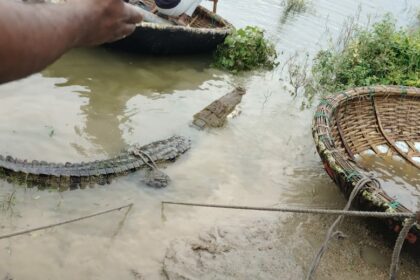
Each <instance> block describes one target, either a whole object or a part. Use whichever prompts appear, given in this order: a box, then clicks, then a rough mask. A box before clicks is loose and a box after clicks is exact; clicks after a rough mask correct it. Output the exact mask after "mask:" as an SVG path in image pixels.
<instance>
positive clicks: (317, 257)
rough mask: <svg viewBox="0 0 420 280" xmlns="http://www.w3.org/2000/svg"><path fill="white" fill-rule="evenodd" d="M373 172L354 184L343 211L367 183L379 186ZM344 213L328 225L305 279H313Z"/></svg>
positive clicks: (348, 207) (346, 209)
mask: <svg viewBox="0 0 420 280" xmlns="http://www.w3.org/2000/svg"><path fill="white" fill-rule="evenodd" d="M373 176H374V175H373V174H369V175H368V176H365V177H363V178H362V179H361V180H359V181H358V182H357V184H356V186H355V187H354V188H353V190H352V192H351V193H350V196H349V200H348V201H347V204H346V206H345V207H344V209H343V210H344V211H348V210H349V209H350V207H351V204H352V203H353V200H354V199H355V198H356V196H357V194H358V193H359V192H360V190H361V189H362V188H364V187H365V185H366V184H367V183H374V184H375V185H376V186H377V187H379V186H380V183H379V181H378V180H377V179H375V178H373ZM343 218H344V215H340V216H338V217H337V219H336V220H335V221H334V223H333V224H332V225H331V226H330V228H329V229H328V231H327V235H326V237H325V240H324V243H322V245H321V247H320V248H319V250H318V252H317V254H316V255H315V257H314V259H313V260H312V263H311V266H310V269H309V273H308V276H307V277H306V280H313V279H314V274H315V272H316V270H317V269H318V267H319V264H320V262H321V258H322V256H323V255H324V253H325V252H326V251H327V249H328V244H329V242H330V240H331V238H332V237H334V236H337V234H338V232H335V231H334V230H335V228H336V227H337V226H338V225H339V224H340V223H341V221H342V220H343Z"/></svg>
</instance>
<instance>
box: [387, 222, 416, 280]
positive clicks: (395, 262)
mask: <svg viewBox="0 0 420 280" xmlns="http://www.w3.org/2000/svg"><path fill="white" fill-rule="evenodd" d="M415 223H416V218H415V217H411V218H408V219H407V220H406V221H405V223H404V227H403V228H402V230H401V231H400V233H399V234H398V238H397V241H395V246H394V251H393V252H392V259H391V267H390V269H389V279H390V280H396V279H397V274H398V269H399V264H400V254H401V249H402V246H403V244H404V240H405V237H406V236H407V234H408V232H409V231H410V229H411V227H412V226H413V225H414V224H415Z"/></svg>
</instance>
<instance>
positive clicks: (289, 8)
mask: <svg viewBox="0 0 420 280" xmlns="http://www.w3.org/2000/svg"><path fill="white" fill-rule="evenodd" d="M281 4H282V6H283V7H284V10H283V15H288V14H290V13H302V12H305V11H306V10H307V9H308V7H309V1H308V0H283V2H282V3H281Z"/></svg>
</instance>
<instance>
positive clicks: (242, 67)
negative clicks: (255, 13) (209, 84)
mask: <svg viewBox="0 0 420 280" xmlns="http://www.w3.org/2000/svg"><path fill="white" fill-rule="evenodd" d="M276 59H277V52H276V49H275V47H274V44H273V43H272V42H270V41H269V40H267V39H266V38H265V36H264V31H263V30H262V29H260V28H258V27H252V26H247V27H245V28H243V29H238V30H235V31H233V32H232V34H230V35H228V36H227V37H226V39H225V41H224V42H223V43H222V44H221V45H219V46H218V48H217V50H216V52H215V62H214V66H215V67H217V68H220V69H224V70H228V71H231V72H233V73H237V72H241V71H249V70H253V69H257V68H266V69H272V68H274V67H275V66H276V65H277V63H276Z"/></svg>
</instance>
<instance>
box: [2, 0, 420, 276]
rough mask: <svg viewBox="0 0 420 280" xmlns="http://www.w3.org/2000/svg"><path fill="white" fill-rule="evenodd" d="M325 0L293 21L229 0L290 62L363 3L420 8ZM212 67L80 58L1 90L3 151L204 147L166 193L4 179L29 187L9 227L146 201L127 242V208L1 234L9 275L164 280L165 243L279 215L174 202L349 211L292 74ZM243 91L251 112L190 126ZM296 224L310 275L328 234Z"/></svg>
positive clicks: (396, 5)
mask: <svg viewBox="0 0 420 280" xmlns="http://www.w3.org/2000/svg"><path fill="white" fill-rule="evenodd" d="M312 2H313V5H312V8H311V9H310V10H309V11H308V12H305V13H301V14H297V15H291V16H290V17H289V18H288V19H287V21H286V22H284V23H282V22H281V15H282V9H283V8H282V6H281V2H280V1H277V0H255V1H230V0H226V1H219V11H220V14H221V15H222V16H224V17H226V18H227V19H229V20H230V21H231V22H233V23H234V24H235V25H236V26H238V27H243V26H245V25H258V26H260V27H263V28H265V29H266V30H267V34H268V36H269V37H271V38H273V40H274V41H275V42H276V46H277V49H278V50H279V51H280V52H282V53H283V54H282V55H281V56H280V58H279V59H280V62H283V61H284V59H285V58H287V57H288V56H289V55H291V54H294V53H295V51H302V52H303V51H307V52H308V53H310V54H313V53H315V52H316V51H317V50H318V49H319V48H320V47H323V46H326V45H328V40H326V39H325V38H326V31H328V32H327V33H329V34H330V35H331V36H333V37H334V36H337V33H338V32H339V30H340V28H341V26H342V23H343V22H344V21H345V18H346V17H347V16H350V15H354V14H355V13H356V11H357V10H358V6H359V5H361V6H362V16H361V19H363V20H366V17H364V16H366V15H368V14H372V15H381V14H384V13H385V12H392V13H394V14H396V15H398V20H399V22H400V23H401V24H407V23H408V22H409V20H410V17H411V13H412V10H413V9H412V7H414V6H415V5H416V3H417V2H418V1H414V0H413V1H409V0H407V1H394V0H374V1H372V0H363V1H353V0H343V1H334V0H319V1H312ZM205 5H211V3H207V2H206V3H205ZM408 7H409V8H408ZM365 22H367V20H366V21H365ZM210 60H211V58H210V57H180V58H156V57H142V56H132V55H124V54H120V53H111V52H109V51H108V50H104V49H93V50H75V51H72V52H70V53H68V54H67V55H65V56H64V57H63V58H62V59H60V60H59V61H58V62H57V63H55V64H54V65H52V66H51V67H49V68H48V69H47V70H45V71H44V72H42V73H41V74H37V75H33V76H31V77H29V78H27V79H24V80H21V81H17V82H13V83H10V84H6V85H2V86H0V135H1V137H0V154H11V155H15V156H19V157H20V158H28V159H39V160H50V161H80V160H92V159H96V158H101V157H106V156H109V155H110V154H113V153H116V152H117V151H119V150H120V149H121V148H123V147H124V146H125V145H126V144H132V143H141V144H144V143H147V142H150V141H153V140H158V139H162V138H165V137H168V136H171V135H173V134H181V135H184V136H189V137H190V138H192V140H193V147H192V149H191V150H190V151H189V152H188V153H187V154H186V155H185V156H183V157H182V158H181V159H180V160H179V161H177V162H176V163H174V164H171V165H170V166H169V167H168V168H167V169H166V170H165V172H166V173H167V174H169V175H170V176H171V178H172V179H173V182H172V184H171V185H170V186H169V187H168V188H166V189H162V190H155V189H151V188H148V187H146V186H144V185H143V184H142V183H140V178H139V176H140V175H139V174H136V173H135V174H131V175H130V176H127V177H124V178H119V179H118V180H115V181H113V183H112V184H111V185H109V186H103V187H96V188H93V189H86V190H79V191H72V192H64V193H55V192H41V191H38V190H35V189H28V190H27V189H24V188H19V187H18V186H14V185H11V184H8V183H7V182H4V181H0V197H3V195H7V194H9V193H12V192H13V191H15V190H16V201H15V206H14V214H13V215H12V216H10V215H0V233H6V232H12V231H17V230H21V229H26V228H29V227H36V226H39V225H44V224H49V223H54V222H57V221H60V220H65V219H70V218H74V217H78V216H82V215H86V214H89V213H92V212H95V211H96V210H102V209H107V208H112V207H114V206H116V205H123V204H126V203H127V202H133V203H134V204H135V206H134V208H133V210H132V211H131V213H130V214H129V216H128V218H127V220H126V222H125V223H124V226H123V227H122V229H121V230H120V231H119V233H118V234H117V235H116V236H115V237H114V233H115V231H116V229H117V228H118V223H119V222H120V220H121V218H122V217H123V213H113V214H110V215H107V216H102V217H98V218H95V219H91V220H89V221H84V222H80V223H74V224H71V225H66V226H64V227H61V228H56V229H53V230H48V231H43V232H38V233H36V234H33V235H28V236H21V237H18V238H15V239H9V240H1V241H0V259H1V260H2V261H1V262H0V279H2V278H3V277H5V275H6V273H10V275H12V276H13V277H14V278H15V279H103V280H106V279H135V278H134V276H133V275H137V274H133V271H135V272H138V273H140V274H142V275H143V276H144V279H160V278H161V274H160V272H161V261H162V258H163V256H164V253H165V249H166V247H167V246H168V244H169V243H170V242H171V240H173V239H174V238H179V237H185V236H190V235H191V236H197V235H198V234H199V233H200V232H202V231H203V229H205V228H208V227H211V226H213V225H215V224H216V225H218V224H223V223H225V224H229V225H230V226H246V225H247V221H249V220H250V219H254V218H266V217H271V218H273V219H274V218H277V217H278V215H274V214H266V213H249V212H246V213H243V212H231V211H228V212H226V211H213V210H209V209H191V208H182V207H181V208H177V207H171V208H168V209H167V210H166V215H167V220H166V221H163V220H162V217H161V213H160V209H161V208H160V201H162V200H176V201H195V202H207V203H222V204H247V205H260V206H275V205H285V204H293V205H296V206H299V205H300V206H303V205H305V206H317V207H342V206H343V203H344V199H343V196H342V194H341V193H340V192H339V190H338V188H337V187H336V186H335V185H334V184H333V183H332V182H331V180H330V179H329V178H328V177H327V176H326V174H325V172H324V171H323V169H322V166H321V163H320V160H319V157H318V155H317V154H316V151H315V148H314V145H313V141H312V137H311V130H310V125H311V119H312V112H311V111H310V110H306V111H303V112H301V111H300V104H301V101H302V100H298V99H299V98H296V99H293V98H291V97H290V95H289V94H288V92H287V91H286V90H284V88H283V87H284V82H282V81H280V77H279V73H278V72H279V70H278V69H277V70H274V71H272V72H269V73H265V72H262V73H260V72H257V73H249V74H245V75H242V76H240V77H232V76H230V75H228V74H225V73H221V72H218V71H215V70H214V69H211V68H210V67H209V64H210ZM280 67H281V66H280ZM237 83H240V84H241V85H242V86H244V87H245V88H246V89H247V94H246V95H245V96H244V98H243V101H242V103H241V111H242V113H241V114H240V115H239V116H238V117H237V118H235V119H232V120H230V121H229V122H228V123H227V126H226V127H224V128H223V129H215V130H211V131H196V130H194V129H192V128H191V127H190V126H189V123H190V122H191V120H192V116H193V115H194V114H195V113H196V112H198V111H200V110H201V109H202V108H203V107H205V106H207V105H208V104H209V103H210V102H211V101H213V100H215V99H217V98H218V97H220V96H222V95H223V94H225V93H227V92H229V91H230V90H231V89H232V87H233V85H234V84H237ZM52 130H53V131H54V133H52V134H51V131H52ZM303 222H304V221H303ZM288 226H289V224H288V223H286V224H284V227H288ZM290 226H291V227H293V228H285V230H286V231H287V230H288V231H291V232H296V233H295V234H293V235H291V237H290V242H288V243H286V244H282V248H284V250H285V251H287V252H290V254H294V255H293V257H289V254H284V257H285V258H290V260H294V262H297V264H294V265H297V266H299V267H303V268H304V267H306V265H307V264H306V263H304V262H303V261H302V256H301V255H300V254H301V253H299V252H301V250H294V248H293V246H294V245H293V244H299V241H300V240H305V242H309V243H313V242H314V236H316V235H317V234H319V233H320V232H321V231H322V229H323V227H320V226H319V225H318V224H317V223H315V222H314V223H310V228H311V230H312V232H311V233H308V232H306V231H305V230H302V229H300V228H299V227H294V225H290ZM354 234H357V231H355V233H354ZM318 236H319V235H318ZM359 237H360V236H356V237H355V239H356V240H357V239H358V238H359ZM293 241H296V242H293ZM352 244H354V246H356V247H357V246H359V245H358V244H359V243H357V242H352ZM346 246H347V245H346ZM357 249H358V248H356V250H355V251H358V250H357ZM345 250H346V247H344V248H343V251H345ZM305 254H307V252H306V253H305ZM333 263H334V264H337V265H334V268H333V269H334V271H335V272H336V274H335V275H337V274H338V275H341V274H340V272H341V271H344V272H346V271H347V273H349V271H353V269H354V268H353V267H352V266H350V265H349V262H346V261H340V260H339V261H337V262H333ZM416 269H417V268H416V267H415V266H406V267H405V269H404V271H405V272H407V273H408V274H407V275H416V273H418V270H416ZM361 270H363V271H364V274H362V275H361V276H360V278H357V277H358V276H355V274H354V273H352V274H351V277H354V278H352V279H366V278H375V277H376V274H375V270H372V267H371V266H369V265H367V266H366V267H363V268H362V269H361ZM383 270H386V267H384V268H383ZM337 271H338V272H337ZM376 271H377V270H376ZM289 274H290V275H293V271H291V272H290V273H289ZM342 275H343V276H342V277H341V279H340V278H336V279H335V280H344V279H350V278H349V277H346V275H347V276H349V274H345V273H344V274H342ZM366 275H368V276H366ZM417 275H418V274H417ZM364 276H366V277H364ZM363 277H364V278H363ZM409 277H411V276H409ZM320 279H321V280H322V278H321V277H320ZM327 279H328V278H327ZM407 279H415V278H413V277H411V278H407Z"/></svg>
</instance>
